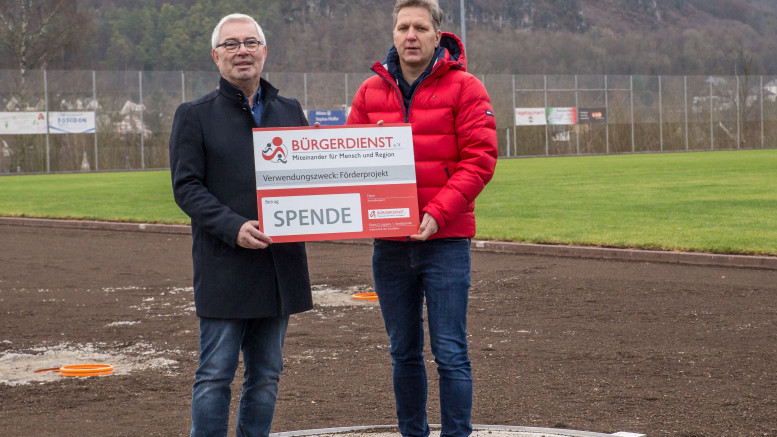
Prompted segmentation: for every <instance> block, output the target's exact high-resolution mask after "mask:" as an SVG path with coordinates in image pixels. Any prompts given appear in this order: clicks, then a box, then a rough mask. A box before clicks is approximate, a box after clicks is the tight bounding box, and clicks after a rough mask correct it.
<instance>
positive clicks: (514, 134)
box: [510, 74, 518, 156]
mask: <svg viewBox="0 0 777 437" xmlns="http://www.w3.org/2000/svg"><path fill="white" fill-rule="evenodd" d="M515 104H516V103H515V75H514V74H513V108H512V109H513V110H512V114H510V120H512V121H511V122H510V123H511V124H512V125H513V147H515V156H518V133H517V132H516V131H517V130H518V129H517V128H518V127H517V126H516V125H515Z"/></svg>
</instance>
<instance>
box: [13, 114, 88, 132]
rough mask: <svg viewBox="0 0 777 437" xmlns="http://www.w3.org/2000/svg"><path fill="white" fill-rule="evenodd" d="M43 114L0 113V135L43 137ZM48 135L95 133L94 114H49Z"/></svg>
mask: <svg viewBox="0 0 777 437" xmlns="http://www.w3.org/2000/svg"><path fill="white" fill-rule="evenodd" d="M46 127H47V124H46V113H45V112H0V135H2V134H9V135H27V134H35V135H45V134H46ZM48 129H49V133H52V134H84V133H93V132H94V131H95V115H94V112H49V120H48Z"/></svg>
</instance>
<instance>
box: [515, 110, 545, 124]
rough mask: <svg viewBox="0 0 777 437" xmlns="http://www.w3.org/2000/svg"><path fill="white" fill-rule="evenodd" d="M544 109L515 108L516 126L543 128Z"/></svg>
mask: <svg viewBox="0 0 777 437" xmlns="http://www.w3.org/2000/svg"><path fill="white" fill-rule="evenodd" d="M545 124H547V120H546V113H545V108H515V125H516V126H545Z"/></svg>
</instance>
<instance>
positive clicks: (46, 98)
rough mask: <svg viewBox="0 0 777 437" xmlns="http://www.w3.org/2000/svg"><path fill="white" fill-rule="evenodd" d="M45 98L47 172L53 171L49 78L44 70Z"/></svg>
mask: <svg viewBox="0 0 777 437" xmlns="http://www.w3.org/2000/svg"><path fill="white" fill-rule="evenodd" d="M43 99H44V101H45V103H46V173H51V146H50V144H49V125H50V124H51V123H50V120H49V78H48V75H47V71H46V70H43Z"/></svg>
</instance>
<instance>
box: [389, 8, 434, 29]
mask: <svg viewBox="0 0 777 437" xmlns="http://www.w3.org/2000/svg"><path fill="white" fill-rule="evenodd" d="M410 7H419V8H424V9H426V10H427V11H429V15H430V16H431V18H432V25H433V26H434V31H435V32H437V31H439V30H440V26H441V25H442V19H443V16H444V14H443V12H442V9H440V4H439V3H437V0H397V2H396V3H395V4H394V13H393V15H394V25H395V26H396V25H397V15H398V14H399V11H400V10H401V9H403V8H410Z"/></svg>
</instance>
